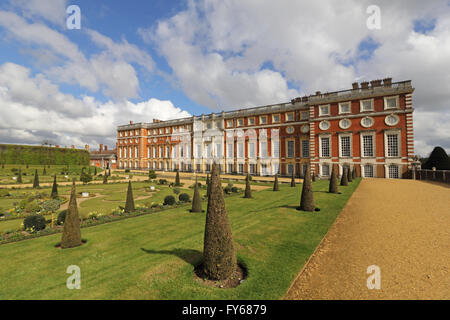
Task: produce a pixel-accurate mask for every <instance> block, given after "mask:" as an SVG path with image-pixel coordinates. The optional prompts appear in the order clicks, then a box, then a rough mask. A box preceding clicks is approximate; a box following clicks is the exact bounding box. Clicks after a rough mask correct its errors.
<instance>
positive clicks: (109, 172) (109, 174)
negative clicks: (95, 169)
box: [108, 168, 111, 177]
mask: <svg viewBox="0 0 450 320" xmlns="http://www.w3.org/2000/svg"><path fill="white" fill-rule="evenodd" d="M108 176H110V177H111V168H109V171H108Z"/></svg>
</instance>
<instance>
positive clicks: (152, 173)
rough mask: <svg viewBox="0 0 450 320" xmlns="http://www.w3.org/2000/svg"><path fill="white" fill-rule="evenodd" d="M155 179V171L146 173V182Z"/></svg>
mask: <svg viewBox="0 0 450 320" xmlns="http://www.w3.org/2000/svg"><path fill="white" fill-rule="evenodd" d="M153 179H156V173H155V170H149V171H148V180H153Z"/></svg>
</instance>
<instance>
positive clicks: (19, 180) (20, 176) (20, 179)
mask: <svg viewBox="0 0 450 320" xmlns="http://www.w3.org/2000/svg"><path fill="white" fill-rule="evenodd" d="M17 183H22V169H20V168H19V173H18V175H17Z"/></svg>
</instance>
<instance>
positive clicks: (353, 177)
mask: <svg viewBox="0 0 450 320" xmlns="http://www.w3.org/2000/svg"><path fill="white" fill-rule="evenodd" d="M356 178H357V173H356V166H355V167H353V170H352V179H353V180H354V179H356Z"/></svg>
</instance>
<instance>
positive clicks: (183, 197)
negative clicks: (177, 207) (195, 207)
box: [178, 193, 191, 202]
mask: <svg viewBox="0 0 450 320" xmlns="http://www.w3.org/2000/svg"><path fill="white" fill-rule="evenodd" d="M178 200H180V201H181V202H189V201H190V200H191V198H190V197H189V195H188V194H187V193H182V194H180V196H179V197H178Z"/></svg>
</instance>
